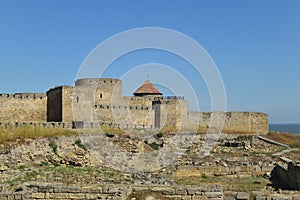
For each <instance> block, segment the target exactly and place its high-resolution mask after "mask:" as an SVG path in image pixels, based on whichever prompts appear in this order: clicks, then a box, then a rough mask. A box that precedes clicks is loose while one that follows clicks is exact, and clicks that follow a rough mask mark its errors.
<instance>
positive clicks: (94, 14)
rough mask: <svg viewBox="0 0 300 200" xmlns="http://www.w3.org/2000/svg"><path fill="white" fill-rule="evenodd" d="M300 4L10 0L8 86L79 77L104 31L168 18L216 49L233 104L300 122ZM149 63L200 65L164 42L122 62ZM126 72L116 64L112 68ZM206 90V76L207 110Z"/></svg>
mask: <svg viewBox="0 0 300 200" xmlns="http://www.w3.org/2000/svg"><path fill="white" fill-rule="evenodd" d="M299 10H300V1H297V0H294V1H292V0H286V1H284V0H280V1H279V0H264V1H261V0H257V1H255V0H251V1H239V0H236V1H233V0H229V1H221V0H219V1H217V0H210V1H201V0H195V1H177V0H174V1H160V0H159V1H158V0H152V1H144V0H137V1H134V0H131V1H111V0H110V1H89V0H87V1H79V0H78V1H73V0H72V1H71V0H69V1H67V0H59V1H55V0H51V1H50V0H49V1H40V0H34V1H33V0H27V1H14V0H7V1H5V0H0V69H1V73H0V93H15V92H45V91H47V90H48V89H49V88H51V87H54V86H56V85H73V82H74V79H75V78H76V74H77V71H78V69H79V67H80V65H81V63H82V62H83V60H84V59H85V58H86V56H87V55H88V54H89V52H90V51H91V50H92V49H93V48H95V47H96V46H97V45H98V44H99V43H100V42H102V41H103V40H105V39H107V38H108V37H110V36H112V35H114V34H117V33H119V32H122V31H125V30H128V29H132V28H139V27H164V28H169V29H174V30H176V31H179V32H182V33H184V34H186V35H188V36H190V37H191V38H193V39H195V40H196V41H197V42H198V43H199V44H201V45H202V46H203V47H204V48H205V49H206V51H207V52H208V53H209V54H210V56H211V57H212V59H213V60H214V62H215V63H216V65H217V66H218V68H219V70H220V73H221V75H222V77H223V81H224V85H225V89H226V95H227V108H228V110H231V111H247V110H248V111H261V112H266V113H268V114H269V115H270V122H298V123H299V122H300V78H299V76H300V12H299ZM149 62H155V63H162V64H167V65H169V66H172V65H174V66H175V68H177V70H178V71H179V72H180V71H182V73H183V72H186V74H187V75H186V77H187V78H188V79H189V76H188V73H192V71H189V70H186V69H185V67H186V66H187V64H186V63H184V61H182V60H178V58H176V57H175V56H173V55H169V54H168V53H166V52H160V51H154V50H152V51H151V50H148V51H143V52H133V53H130V54H129V55H127V56H124V58H123V57H122V58H120V59H119V60H117V61H116V63H114V65H118V66H122V67H123V66H124V69H126V70H128V69H130V67H134V66H137V65H141V64H143V63H149ZM176 65H177V66H176ZM122 69H123V68H122ZM126 70H125V71H126ZM123 71H124V70H123ZM121 73H122V70H120V68H113V67H112V68H111V70H109V71H108V72H107V76H111V77H119V76H121V75H122V74H121ZM152 76H153V75H151V77H152ZM151 77H150V79H151ZM146 78H147V77H146V76H145V77H140V80H139V83H138V84H140V83H142V82H144V81H145V79H146ZM191 82H193V78H191ZM123 84H125V83H123ZM135 87H137V86H135ZM133 89H134V88H131V89H130V90H126V89H125V90H124V91H123V94H124V95H130V93H131V92H132V91H133ZM205 90H206V89H205V86H203V84H200V86H199V89H198V91H199V92H198V93H199V94H197V95H198V96H199V101H201V102H200V103H199V104H200V109H201V110H203V111H205V110H209V99H208V97H209V96H208V95H207V91H205ZM201 91H203V92H201Z"/></svg>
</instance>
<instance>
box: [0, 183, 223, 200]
mask: <svg viewBox="0 0 300 200" xmlns="http://www.w3.org/2000/svg"><path fill="white" fill-rule="evenodd" d="M0 189H1V187H0ZM141 195H146V196H149V197H150V198H149V199H154V198H151V196H152V195H153V196H155V195H159V196H160V197H161V198H162V199H186V200H198V199H199V200H200V199H214V200H222V199H223V189H222V187H221V186H197V187H192V186H174V187H171V186H132V185H84V186H75V185H72V186H65V185H62V184H52V183H40V182H30V183H24V184H23V185H21V186H19V187H17V188H16V189H15V191H14V192H6V191H5V190H3V191H2V192H1V193H0V199H3V200H4V199H5V200H6V199H7V200H8V199H12V200H22V199H34V200H37V199H65V200H67V199H72V200H76V199H90V200H93V199H95V200H96V199H112V200H126V199H130V200H131V199H139V198H138V197H139V196H141Z"/></svg>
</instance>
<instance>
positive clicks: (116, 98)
mask: <svg viewBox="0 0 300 200" xmlns="http://www.w3.org/2000/svg"><path fill="white" fill-rule="evenodd" d="M76 86H79V87H86V88H89V89H90V90H91V92H92V93H94V96H95V103H96V104H105V105H109V104H121V103H122V101H123V96H122V81H121V80H119V79H112V78H85V79H78V80H76V82H75V87H76Z"/></svg>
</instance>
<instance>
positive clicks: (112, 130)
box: [100, 126, 124, 135]
mask: <svg viewBox="0 0 300 200" xmlns="http://www.w3.org/2000/svg"><path fill="white" fill-rule="evenodd" d="M100 132H101V133H109V134H116V135H123V134H124V131H123V130H122V129H119V128H111V127H109V126H101V127H100Z"/></svg>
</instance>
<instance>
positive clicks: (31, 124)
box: [0, 122, 72, 129]
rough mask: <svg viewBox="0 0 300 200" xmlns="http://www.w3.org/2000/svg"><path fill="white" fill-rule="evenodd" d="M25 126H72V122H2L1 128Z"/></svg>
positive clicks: (0, 123)
mask: <svg viewBox="0 0 300 200" xmlns="http://www.w3.org/2000/svg"><path fill="white" fill-rule="evenodd" d="M24 126H41V127H45V128H72V123H69V122H13V123H3V122H0V128H5V129H7V128H18V127H24Z"/></svg>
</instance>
